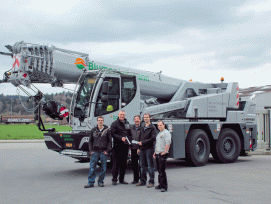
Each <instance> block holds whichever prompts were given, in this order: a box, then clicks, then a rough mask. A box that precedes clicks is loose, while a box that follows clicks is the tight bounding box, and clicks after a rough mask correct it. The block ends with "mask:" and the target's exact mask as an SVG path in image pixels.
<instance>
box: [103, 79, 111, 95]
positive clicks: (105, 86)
mask: <svg viewBox="0 0 271 204" xmlns="http://www.w3.org/2000/svg"><path fill="white" fill-rule="evenodd" d="M102 94H104V95H108V94H109V82H108V81H104V82H103V84H102Z"/></svg>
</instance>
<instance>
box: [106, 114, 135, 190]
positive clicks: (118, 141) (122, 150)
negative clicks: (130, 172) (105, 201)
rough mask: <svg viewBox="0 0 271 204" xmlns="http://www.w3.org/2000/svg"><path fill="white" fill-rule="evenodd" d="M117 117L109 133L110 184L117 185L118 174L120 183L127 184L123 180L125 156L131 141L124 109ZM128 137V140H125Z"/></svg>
mask: <svg viewBox="0 0 271 204" xmlns="http://www.w3.org/2000/svg"><path fill="white" fill-rule="evenodd" d="M118 116H119V117H118V119H117V120H115V121H114V122H113V123H112V124H111V134H112V137H113V138H114V143H113V144H114V145H113V150H112V158H113V167H112V175H113V178H112V184H113V185H117V181H118V174H119V182H120V183H121V184H128V183H127V182H126V181H125V180H124V175H125V171H126V167H127V156H128V150H129V144H130V143H131V142H132V137H131V130H130V124H129V122H128V121H127V120H126V118H125V116H126V115H125V111H123V110H121V111H120V112H119V114H118ZM127 139H128V141H127Z"/></svg>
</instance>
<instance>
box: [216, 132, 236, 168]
mask: <svg viewBox="0 0 271 204" xmlns="http://www.w3.org/2000/svg"><path fill="white" fill-rule="evenodd" d="M240 152H241V142H240V138H239V136H238V134H237V133H236V132H235V131H234V130H232V129H229V128H226V129H224V130H222V132H221V133H220V135H219V137H218V140H217V141H216V156H215V157H214V158H215V159H216V160H217V161H219V162H221V163H233V162H235V161H236V160H237V159H238V157H239V155H240Z"/></svg>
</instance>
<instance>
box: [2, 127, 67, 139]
mask: <svg viewBox="0 0 271 204" xmlns="http://www.w3.org/2000/svg"><path fill="white" fill-rule="evenodd" d="M45 128H46V129H48V128H55V129H56V131H57V132H68V131H70V130H72V128H71V127H70V126H58V125H48V126H45ZM43 133H44V132H42V131H40V130H39V129H38V127H37V125H35V124H29V125H26V124H14V125H11V124H9V125H6V124H0V140H29V139H30V140H31V139H43V138H44V137H43Z"/></svg>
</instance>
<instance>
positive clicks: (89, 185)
mask: <svg viewBox="0 0 271 204" xmlns="http://www.w3.org/2000/svg"><path fill="white" fill-rule="evenodd" d="M91 187H94V185H93V184H87V185H85V186H84V188H91Z"/></svg>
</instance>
